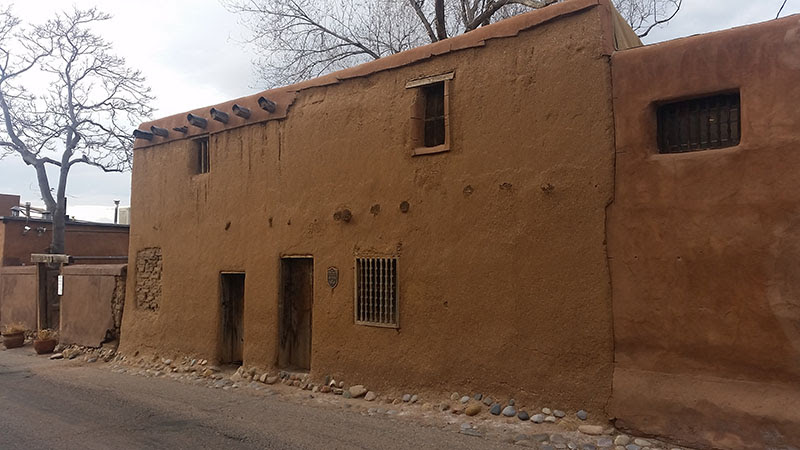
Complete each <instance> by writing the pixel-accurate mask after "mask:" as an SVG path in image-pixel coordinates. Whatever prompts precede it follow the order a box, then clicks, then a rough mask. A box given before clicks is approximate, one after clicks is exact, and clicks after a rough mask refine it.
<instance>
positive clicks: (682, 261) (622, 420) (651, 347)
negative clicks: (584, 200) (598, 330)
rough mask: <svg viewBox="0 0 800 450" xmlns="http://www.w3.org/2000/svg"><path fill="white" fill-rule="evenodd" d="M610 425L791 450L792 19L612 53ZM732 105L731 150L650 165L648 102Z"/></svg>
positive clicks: (796, 45)
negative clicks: (723, 97) (714, 97)
mask: <svg viewBox="0 0 800 450" xmlns="http://www.w3.org/2000/svg"><path fill="white" fill-rule="evenodd" d="M612 66H613V71H614V99H615V101H614V112H615V115H616V124H617V125H616V126H617V128H616V130H617V132H616V138H617V158H616V161H617V165H616V194H615V200H614V203H613V205H612V206H611V208H610V219H609V254H610V258H611V259H610V261H611V264H610V265H611V274H612V286H613V298H614V302H613V303H614V334H615V350H616V352H615V362H616V364H615V371H614V398H613V401H612V411H611V412H612V414H613V415H614V416H616V417H617V418H618V419H619V420H618V424H619V425H621V426H623V427H629V428H633V429H636V430H639V431H641V432H645V433H652V434H661V435H671V436H674V437H677V438H680V439H683V440H685V441H686V442H690V443H692V442H694V443H697V444H704V445H712V444H714V445H716V446H719V447H723V448H745V447H751V448H767V447H774V448H778V447H779V446H780V445H783V444H785V443H788V442H791V443H793V444H794V445H798V443H800V409H798V407H797V406H798V405H800V296H799V295H800V265H798V261H800V210H798V205H799V204H800V189H798V187H797V184H798V174H799V173H800V134H799V133H798V130H800V110H798V107H797V99H800V83H798V80H800V17H798V16H792V17H789V18H786V19H781V20H778V21H771V22H767V23H764V24H760V25H755V26H750V27H745V28H738V29H734V30H730V31H724V32H719V33H713V34H709V35H703V36H696V37H691V38H686V39H679V40H676V41H672V42H668V43H664V44H658V45H653V46H649V47H644V48H640V49H634V50H628V51H624V52H618V53H616V54H615V55H614V57H613V60H612ZM737 88H738V89H739V90H740V93H741V105H742V112H741V120H742V131H741V136H742V139H741V143H740V145H739V146H737V147H733V148H728V149H721V150H707V151H700V152H693V153H686V154H668V155H660V154H658V151H657V148H656V107H655V105H654V102H658V101H663V100H671V99H676V98H685V97H691V96H698V95H703V94H710V93H717V92H721V91H727V90H735V89H737Z"/></svg>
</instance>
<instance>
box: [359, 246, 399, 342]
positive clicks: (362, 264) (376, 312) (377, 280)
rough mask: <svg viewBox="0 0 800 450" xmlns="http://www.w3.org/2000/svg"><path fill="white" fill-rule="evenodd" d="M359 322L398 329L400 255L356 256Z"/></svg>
mask: <svg viewBox="0 0 800 450" xmlns="http://www.w3.org/2000/svg"><path fill="white" fill-rule="evenodd" d="M355 278H356V286H355V290H356V298H355V318H356V323H358V324H362V325H374V326H381V327H392V328H397V327H398V326H399V322H398V320H397V319H398V308H397V306H398V303H397V258H394V257H389V258H356V277H355Z"/></svg>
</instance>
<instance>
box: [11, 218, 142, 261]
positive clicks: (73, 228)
mask: <svg viewBox="0 0 800 450" xmlns="http://www.w3.org/2000/svg"><path fill="white" fill-rule="evenodd" d="M25 225H26V222H25V220H24V219H22V220H11V219H5V220H4V221H3V222H0V227H3V228H4V235H5V240H4V245H3V247H4V248H3V252H2V255H0V256H2V260H1V261H0V262H1V263H2V265H4V266H20V265H27V264H30V263H31V253H48V248H49V247H50V240H51V239H52V228H53V225H52V223H50V222H46V221H30V222H29V223H27V225H28V226H29V227H31V230H30V231H28V232H27V233H25V234H23V231H24V227H25ZM39 227H44V228H45V229H46V231H44V232H43V233H38V232H37V228H39ZM64 239H65V242H64V245H65V249H66V253H67V254H69V255H71V256H125V255H127V254H128V228H127V227H120V226H113V225H112V226H108V225H106V226H103V225H83V224H82V225H77V224H67V228H66V234H65V238H64ZM119 262H120V261H108V260H102V259H99V260H78V261H76V263H77V264H108V263H111V264H119ZM123 262H124V261H123Z"/></svg>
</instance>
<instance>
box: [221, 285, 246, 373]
mask: <svg viewBox="0 0 800 450" xmlns="http://www.w3.org/2000/svg"><path fill="white" fill-rule="evenodd" d="M220 297H221V300H222V349H221V350H222V351H221V354H220V362H221V363H223V364H241V363H242V354H243V350H244V274H243V273H223V274H222V275H221V277H220Z"/></svg>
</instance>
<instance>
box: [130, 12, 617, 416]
mask: <svg viewBox="0 0 800 450" xmlns="http://www.w3.org/2000/svg"><path fill="white" fill-rule="evenodd" d="M576 3H579V2H567V3H566V4H564V5H566V6H564V7H572V5H574V4H576ZM583 3H586V4H589V3H590V2H583ZM591 3H592V4H594V3H596V2H591ZM603 5H604V4H603V3H601V6H595V7H588V8H586V9H585V10H582V11H580V12H577V13H575V14H572V15H568V16H565V17H560V18H558V19H557V20H553V21H549V22H547V23H546V24H543V25H541V26H538V27H536V28H533V29H530V30H527V31H522V32H520V33H519V36H518V37H512V38H509V39H489V40H486V42H485V45H484V44H480V45H479V46H478V47H476V48H468V49H465V50H461V51H453V52H450V53H447V54H444V55H441V56H437V57H435V58H430V59H425V60H423V61H422V62H419V63H416V64H409V65H406V66H403V67H399V68H397V69H393V70H388V71H379V72H376V73H372V74H370V75H365V76H363V77H360V78H355V79H349V80H343V81H341V82H340V83H336V84H332V85H328V86H319V87H314V88H309V89H305V90H300V91H299V92H297V95H296V99H295V100H294V103H293V104H292V105H291V109H290V110H289V112H288V117H287V118H286V119H285V120H279V121H269V122H265V123H259V124H255V125H250V126H244V127H239V128H233V129H230V130H227V131H223V132H219V133H213V134H212V135H211V138H210V149H211V150H210V152H211V171H210V173H209V174H201V175H193V172H192V167H193V166H192V158H191V152H190V142H189V141H188V140H177V141H173V142H170V143H167V144H162V145H154V146H152V147H148V148H137V149H136V150H135V151H134V169H133V181H132V216H133V217H132V221H131V223H132V229H131V252H130V259H129V267H131V270H130V272H129V277H128V288H127V296H126V299H127V305H126V312H125V315H124V319H123V330H122V334H123V338H122V343H121V345H122V351H123V352H130V353H132V352H133V351H135V350H136V351H142V352H146V351H149V352H161V353H162V354H163V353H169V352H176V353H189V354H195V355H198V356H202V357H206V358H209V359H212V360H213V359H215V358H216V357H218V356H219V348H218V342H220V335H219V323H220V321H221V318H220V306H219V302H220V289H219V284H220V272H222V271H244V272H246V294H245V297H246V298H245V323H244V334H245V338H244V342H245V344H244V360H245V364H246V365H260V366H265V367H274V365H275V363H276V361H277V349H278V342H277V340H278V314H277V311H278V301H279V299H278V292H279V279H280V274H279V267H280V257H281V256H282V255H313V257H314V292H315V298H314V307H313V314H312V320H313V336H312V355H311V374H312V376H314V377H317V378H319V379H321V378H322V377H323V376H325V375H332V376H334V377H336V378H337V379H340V378H342V377H344V378H345V379H346V380H348V381H352V382H353V383H355V382H359V383H364V384H366V385H367V386H369V387H370V388H373V389H376V390H386V389H390V388H397V389H401V388H408V389H412V388H413V389H416V390H417V391H420V390H422V391H425V392H435V393H437V394H441V393H443V392H448V395H449V392H452V390H459V392H463V391H469V390H475V391H481V392H485V393H491V394H492V395H494V396H500V397H501V398H502V397H507V396H512V395H513V396H515V398H517V400H518V401H528V402H531V401H536V402H539V403H537V404H539V405H540V406H543V403H541V402H547V404H549V405H556V404H558V405H563V407H564V408H566V409H569V408H578V407H584V408H587V409H590V408H594V409H595V410H598V409H602V408H603V407H604V406H605V404H606V401H607V400H608V398H609V396H610V393H611V370H612V355H613V342H612V329H611V300H610V287H609V275H608V270H607V259H606V253H605V208H606V205H607V204H608V203H609V201H610V200H611V194H612V185H613V184H612V181H613V179H612V174H613V121H612V107H611V91H610V89H611V88H610V68H609V58H608V56H607V55H608V47H607V46H608V40H607V37H608V36H607V31H608V29H609V23H610V19H609V11H608V9H606V8H605V7H604V6H603ZM561 7H562V6H561V5H556V6H555V7H551V8H554V9H553V10H550V8H548V10H547V11H546V12H545V14H550V11H557V10H559V9H558V8H561ZM512 20H514V19H512ZM506 23H507V22H506ZM512 23H513V22H512ZM503 25H504V24H501V26H503ZM488 32H489V31H487V32H486V33H488ZM512 36H513V35H512ZM454 42H456V43H458V42H461V41H454ZM453 45H456V44H453ZM440 47H441V46H440ZM440 47H437V48H440ZM420 51H428V50H427V49H426V48H422V49H421V50H420ZM412 52H413V51H412ZM400 57H402V56H400ZM376 64H378V65H379V64H383V62H380V61H379V62H378V63H376ZM368 67H371V66H368ZM355 70H356V71H358V70H362V68H356V69H355ZM363 70H367V69H363ZM449 71H455V77H454V79H453V80H452V83H451V91H450V97H449V101H450V126H451V127H452V128H451V133H452V136H453V137H452V149H451V151H449V152H446V153H440V154H434V155H425V156H418V157H413V156H412V142H411V136H410V129H411V118H410V117H411V111H412V105H413V102H414V98H415V95H416V92H414V90H413V89H405V84H406V82H407V81H409V80H412V79H416V78H420V77H424V76H431V75H438V74H441V73H445V72H449ZM255 98H257V96H256V97H255ZM281 98H284V97H281ZM248 101H252V102H253V103H254V99H250V100H248ZM278 107H279V109H280V108H284V107H285V106H284V105H282V104H280V103H279V105H278ZM252 109H253V110H254V111H255V110H257V106H255V107H253V108H252ZM228 110H229V109H228ZM206 111H207V110H206ZM205 114H206V116H207V112H206V113H205ZM184 117H185V116H184ZM232 120H234V119H232ZM156 124H158V122H156ZM164 125H165V124H161V125H160V126H164ZM212 125H213V126H214V127H216V126H219V124H218V123H217V124H214V123H213V122H212V121H211V120H210V119H209V127H210V128H211V127H212ZM170 126H171V125H170ZM145 127H149V124H146V125H145ZM190 128H191V127H190ZM192 132H194V131H192ZM172 133H174V132H172ZM165 192H169V193H170V195H168V196H166V195H164V193H165ZM153 199H159V202H158V207H155V206H154V204H153V203H152V201H153ZM403 201H407V202H408V203H409V204H410V209H409V211H408V212H407V213H405V214H404V213H402V212H401V211H400V209H399V205H400V203H401V202H403ZM375 205H379V211H378V208H374V206H375ZM343 208H348V209H350V210H351V211H352V213H353V219H352V221H351V222H349V223H345V222H342V221H335V220H334V219H333V215H334V213H335V212H336V211H338V210H341V209H343ZM371 210H372V211H375V213H374V214H373V213H371V212H370V211H371ZM153 249H158V253H156V252H155V251H154V250H153ZM142 252H144V253H142ZM140 254H141V255H142V256H141V258H146V259H147V258H149V259H147V261H149V263H145V262H141V264H137V259H138V258H139V255H140ZM156 254H158V255H159V256H158V258H159V259H158V261H159V262H158V265H156V262H155V261H156V260H155V259H154V258H156V256H155V255H156ZM365 254H367V255H399V258H400V272H399V280H400V281H399V289H400V295H399V297H400V323H401V327H400V328H399V329H397V330H395V329H390V328H375V327H368V326H360V325H355V324H354V312H353V311H354V306H353V303H354V299H353V297H354V294H353V292H354V286H353V283H354V274H353V270H354V257H355V256H356V255H365ZM140 266H141V267H146V268H147V269H146V271H147V272H146V274H147V277H146V283H145V284H146V286H143V288H142V289H141V290H140V292H146V293H148V294H146V295H145V294H143V297H142V298H145V299H149V298H150V297H147V295H150V294H149V293H151V292H159V295H158V297H157V299H155V301H153V300H152V299H150V300H147V301H146V302H144V303H142V304H141V305H140V306H139V307H138V308H137V302H136V298H137V271H136V270H134V269H133V268H134V267H140ZM330 266H336V267H338V268H339V269H340V281H339V285H338V287H336V288H335V289H331V288H329V287H328V286H327V283H326V269H327V268H328V267H330ZM143 283H144V282H143ZM148 305H149V306H148ZM153 305H157V306H155V307H154V306H153Z"/></svg>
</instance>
